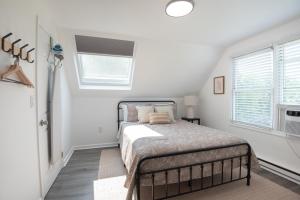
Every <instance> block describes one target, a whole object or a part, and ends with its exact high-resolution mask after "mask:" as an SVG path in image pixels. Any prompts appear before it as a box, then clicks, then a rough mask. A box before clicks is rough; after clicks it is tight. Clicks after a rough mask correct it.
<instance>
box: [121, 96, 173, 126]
mask: <svg viewBox="0 0 300 200" xmlns="http://www.w3.org/2000/svg"><path fill="white" fill-rule="evenodd" d="M126 103H171V104H176V103H175V101H173V100H140V101H138V100H134V101H130V100H125V101H120V102H119V103H118V108H117V110H118V130H119V128H120V123H121V122H122V120H121V119H120V111H121V110H122V107H121V104H126Z"/></svg>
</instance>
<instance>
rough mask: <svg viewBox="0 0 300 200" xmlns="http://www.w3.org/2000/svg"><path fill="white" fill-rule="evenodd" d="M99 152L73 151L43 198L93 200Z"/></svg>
mask: <svg viewBox="0 0 300 200" xmlns="http://www.w3.org/2000/svg"><path fill="white" fill-rule="evenodd" d="M100 153H101V149H91V150H80V151H75V152H74V154H73V155H72V157H71V159H70V161H69V163H68V164H67V166H66V167H65V168H63V169H62V170H61V172H60V174H59V175H58V177H57V178H56V180H55V182H54V184H53V185H52V187H51V188H50V191H49V192H48V194H47V196H46V198H45V200H93V195H94V191H93V181H94V180H97V177H98V169H99V159H100ZM255 173H257V174H259V175H261V176H263V177H265V178H267V179H269V180H271V181H273V182H275V183H277V184H279V185H281V186H283V187H286V188H288V189H290V190H292V191H294V192H296V193H298V194H300V185H297V184H295V183H293V182H291V181H288V180H286V179H284V178H282V177H280V176H277V175H275V174H273V173H271V172H268V171H266V170H263V169H262V170H260V171H258V172H255Z"/></svg>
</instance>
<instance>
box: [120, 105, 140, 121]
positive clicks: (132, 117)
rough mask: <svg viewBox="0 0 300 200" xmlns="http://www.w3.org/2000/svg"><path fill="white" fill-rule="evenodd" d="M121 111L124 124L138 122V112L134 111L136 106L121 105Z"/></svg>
mask: <svg viewBox="0 0 300 200" xmlns="http://www.w3.org/2000/svg"><path fill="white" fill-rule="evenodd" d="M122 109H123V116H124V117H123V120H124V121H125V122H137V121H138V112H137V110H136V105H132V104H124V105H122Z"/></svg>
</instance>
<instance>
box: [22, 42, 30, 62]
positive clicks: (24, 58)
mask: <svg viewBox="0 0 300 200" xmlns="http://www.w3.org/2000/svg"><path fill="white" fill-rule="evenodd" d="M28 45H29V44H25V45H24V46H22V47H20V58H21V59H22V60H26V58H27V57H25V58H23V56H22V55H23V49H24V48H26V47H27V46H28Z"/></svg>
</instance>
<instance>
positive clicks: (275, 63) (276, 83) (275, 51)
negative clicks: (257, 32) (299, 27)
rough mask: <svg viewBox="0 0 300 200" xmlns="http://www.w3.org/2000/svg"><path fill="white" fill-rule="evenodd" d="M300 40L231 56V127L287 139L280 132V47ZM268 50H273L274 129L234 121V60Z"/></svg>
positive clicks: (294, 37) (278, 41) (279, 42)
mask: <svg viewBox="0 0 300 200" xmlns="http://www.w3.org/2000/svg"><path fill="white" fill-rule="evenodd" d="M299 39H300V34H298V35H293V36H291V37H288V38H286V39H283V40H277V41H276V42H273V43H272V44H271V45H262V46H261V47H260V48H255V49H254V50H253V49H252V50H250V51H246V52H243V53H241V54H236V55H233V56H231V70H230V72H231V74H230V76H231V81H232V83H231V84H230V85H231V87H232V88H231V95H230V98H231V100H230V105H231V109H230V111H231V115H230V117H231V119H230V125H231V126H234V127H238V128H243V129H247V130H252V131H258V132H261V133H265V134H268V135H275V136H279V137H286V134H285V133H284V132H281V131H278V130H277V128H278V120H279V119H278V105H280V102H281V101H280V85H279V84H280V83H279V76H280V74H279V70H278V69H279V63H278V49H279V46H280V45H283V44H285V43H289V42H293V41H296V40H299ZM267 48H272V49H273V116H272V117H273V127H272V128H268V127H260V126H255V125H248V124H244V123H241V122H238V121H235V120H233V119H234V110H233V109H234V96H233V95H234V89H233V84H234V62H233V60H234V59H235V58H238V57H242V56H245V55H248V54H251V53H255V52H257V51H260V50H264V49H267Z"/></svg>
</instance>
